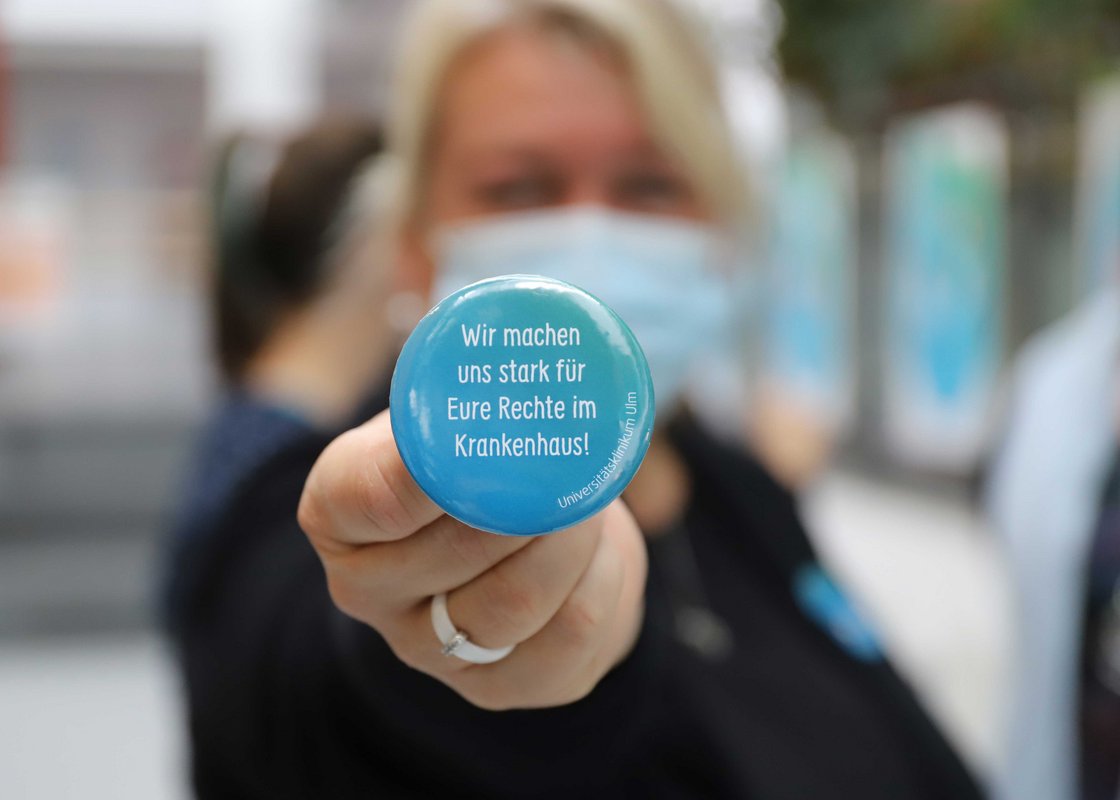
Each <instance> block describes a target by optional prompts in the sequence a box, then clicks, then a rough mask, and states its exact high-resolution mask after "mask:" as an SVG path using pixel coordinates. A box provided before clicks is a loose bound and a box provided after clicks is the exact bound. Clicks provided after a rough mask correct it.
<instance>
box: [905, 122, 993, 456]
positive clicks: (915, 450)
mask: <svg viewBox="0 0 1120 800" xmlns="http://www.w3.org/2000/svg"><path fill="white" fill-rule="evenodd" d="M1006 142H1007V139H1006V132H1005V130H1004V127H1003V123H1002V120H1001V119H1000V118H999V117H998V116H997V115H996V114H995V113H994V112H992V111H989V110H987V109H986V108H983V107H979V106H974V105H961V106H954V107H950V108H946V109H942V110H938V111H934V112H929V113H926V114H922V115H919V116H916V117H911V118H908V119H907V120H905V121H903V122H901V123H898V124H896V125H895V126H894V127H893V128H892V129H891V131H890V133H889V135H888V140H887V151H886V161H885V167H886V171H885V193H884V222H885V236H886V241H885V262H884V266H885V270H886V289H887V297H886V300H887V302H886V305H885V308H886V320H885V322H886V325H885V331H884V353H885V365H884V387H883V388H884V392H883V399H884V417H883V419H884V425H885V431H884V432H885V435H886V442H887V445H888V448H889V450H890V451H891V453H892V455H894V456H895V457H896V458H898V459H900V460H902V461H905V462H907V463H910V464H912V465H914V466H918V467H926V468H933V469H941V470H946V471H950V472H962V471H965V470H968V469H969V468H971V467H972V466H973V465H974V464H975V462H976V460H977V458H978V457H979V455H980V453H981V451H982V449H983V448H984V446H985V444H986V440H987V437H988V433H989V425H990V416H991V411H992V400H993V395H994V392H995V385H996V380H997V370H998V368H999V365H1000V359H1001V355H1002V353H1001V347H1002V344H1001V342H1002V335H1001V332H1002V331H1001V329H1002V320H1003V298H1002V287H1003V274H1004V258H1005V255H1004V253H1005V235H1006V233H1005V213H1006V209H1005V205H1006V198H1005V195H1006V190H1005V187H1006V175H1007V164H1006V162H1007V155H1006V154H1007V144H1006Z"/></svg>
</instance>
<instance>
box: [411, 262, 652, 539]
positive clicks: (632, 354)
mask: <svg viewBox="0 0 1120 800" xmlns="http://www.w3.org/2000/svg"><path fill="white" fill-rule="evenodd" d="M389 408H390V416H391V419H392V426H393V435H394V437H395V439H396V442H397V448H398V449H399V450H400V454H401V458H402V459H403V460H404V463H405V466H406V467H407V468H408V470H409V472H410V473H411V474H412V476H413V478H414V479H415V480H416V482H417V484H419V486H420V488H421V489H422V490H423V491H424V492H425V494H427V495H428V497H430V498H431V499H432V501H433V502H435V503H436V504H437V505H438V506H439V507H440V508H442V509H443V510H444V511H446V512H447V513H448V514H449V515H451V516H452V517H455V518H456V519H458V520H460V521H462V522H465V523H466V524H468V525H470V526H472V527H475V528H479V529H481V530H485V531H490V532H492V533H502V534H509V535H515V536H530V535H536V534H542V533H551V532H553V531H558V530H561V529H563V528H567V527H570V526H572V525H575V524H576V523H578V522H580V521H582V520H584V519H586V518H588V517H590V516H592V515H594V514H596V513H598V512H599V511H602V510H603V509H604V508H605V507H606V506H607V505H608V504H609V503H610V502H611V501H612V500H614V499H615V498H616V497H618V496H619V495H620V494H621V493H622V491H623V489H625V488H626V486H627V484H629V482H630V480H631V479H632V478H633V477H634V473H635V472H637V470H638V466H639V465H640V464H641V462H642V459H643V458H644V457H645V453H646V450H647V449H648V447H649V440H650V434H651V432H652V430H653V419H654V400H653V385H652V382H651V380H650V374H649V366H648V365H647V364H646V360H645V356H644V355H643V354H642V350H641V347H640V346H639V345H638V342H637V340H636V339H635V338H634V335H633V334H632V333H631V332H630V329H629V328H627V327H626V324H625V323H624V322H623V321H622V320H621V319H620V318H619V317H618V315H617V314H615V313H614V312H613V311H612V310H611V309H609V308H608V307H607V306H605V305H604V304H603V303H602V302H600V301H599V300H597V299H596V298H594V297H592V296H591V295H590V294H588V293H587V292H585V291H583V290H582V289H579V288H577V287H575V286H571V285H570V284H566V283H563V282H561V281H557V280H554V279H552V278H545V277H541V276H538V275H508V276H503V277H499V278H490V279H488V280H484V281H480V282H478V283H474V284H471V285H470V286H467V287H465V288H463V289H460V290H459V291H457V292H455V293H454V294H452V295H450V296H449V297H447V298H446V299H444V300H443V301H442V302H440V303H439V304H438V305H437V306H436V307H435V308H433V309H432V310H431V311H430V312H428V314H427V316H425V317H424V318H423V319H422V320H421V321H420V323H419V324H418V325H417V326H416V329H415V330H414V331H413V332H412V335H411V336H410V337H409V339H408V341H407V342H406V343H405V346H404V349H403V350H402V351H401V355H400V358H399V359H398V361H397V366H396V370H395V371H394V373H393V383H392V388H391V390H390V400H389Z"/></svg>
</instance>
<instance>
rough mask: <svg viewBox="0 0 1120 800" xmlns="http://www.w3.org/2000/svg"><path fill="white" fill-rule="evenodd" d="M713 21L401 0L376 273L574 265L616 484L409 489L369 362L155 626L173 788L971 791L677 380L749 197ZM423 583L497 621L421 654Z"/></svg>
mask: <svg viewBox="0 0 1120 800" xmlns="http://www.w3.org/2000/svg"><path fill="white" fill-rule="evenodd" d="M711 49H712V48H710V47H709V45H708V43H707V42H706V40H705V39H704V38H703V35H702V33H701V32H700V31H699V30H698V29H697V28H696V27H695V26H694V25H693V24H692V21H691V19H690V18H689V17H688V16H687V15H686V14H685V13H684V12H683V11H682V10H680V9H679V8H678V7H677V6H675V5H674V4H672V3H669V2H667V0H427V1H426V2H420V3H418V4H416V7H415V9H414V13H413V16H412V19H411V21H410V25H409V27H408V28H407V30H406V35H405V37H404V39H403V41H402V43H401V61H400V63H399V64H398V73H397V74H398V78H399V81H398V84H397V86H396V91H395V95H394V106H393V108H392V113H391V116H390V119H389V128H388V132H389V150H388V154H389V157H388V158H387V159H386V160H385V161H383V162H382V163H381V165H380V167H381V168H380V169H378V170H377V171H376V172H375V175H376V177H377V180H378V182H379V185H380V186H382V187H383V188H385V191H386V192H387V194H386V198H387V199H388V200H391V201H392V203H393V205H394V209H395V212H394V214H393V218H394V221H395V224H394V226H393V231H394V242H395V253H396V255H395V257H394V258H393V260H392V263H393V264H395V265H396V269H395V271H394V278H393V279H392V281H391V283H392V292H393V294H395V295H410V296H413V297H421V298H423V299H424V301H425V303H426V304H431V303H433V302H435V301H437V300H438V299H440V298H441V297H443V296H445V295H446V294H447V293H448V292H450V291H453V290H455V289H458V288H460V287H461V286H463V285H465V284H467V283H469V282H471V281H474V280H477V279H480V278H483V277H486V276H487V275H490V274H496V273H509V272H525V271H529V272H540V273H542V274H546V275H551V276H553V277H556V278H560V279H565V280H568V281H570V282H573V283H576V284H578V285H584V286H585V288H587V289H588V290H590V291H592V292H593V293H595V294H597V295H598V296H600V297H601V299H603V300H604V302H606V303H607V304H608V305H610V306H611V307H613V308H614V309H615V310H616V311H617V312H618V313H619V314H620V316H621V317H622V318H623V319H624V320H626V321H627V322H628V323H629V325H630V326H631V328H632V329H633V330H634V332H635V335H636V336H637V338H638V340H639V341H640V342H641V343H642V346H643V349H644V350H645V352H646V355H647V357H648V359H649V362H650V365H651V370H652V375H653V381H654V386H655V391H656V393H657V403H658V425H657V429H656V431H655V434H654V441H653V443H652V444H651V446H650V450H649V454H648V456H647V458H646V460H645V462H644V464H643V466H642V468H641V470H640V471H639V472H638V475H637V477H636V478H635V480H634V482H633V483H632V484H631V486H630V488H629V489H628V490H627V492H626V494H625V495H624V499H623V500H619V501H616V502H615V503H614V504H612V505H611V506H610V507H608V508H607V509H606V510H605V511H604V512H602V513H601V514H599V515H597V516H595V517H593V518H591V519H589V520H587V521H585V522H583V523H581V524H579V525H577V526H574V527H572V528H570V529H568V530H565V531H563V532H560V533H557V534H553V535H550V536H540V537H503V536H496V535H492V534H486V533H483V532H480V531H477V530H473V529H470V528H469V527H467V526H466V525H464V524H463V523H460V522H458V521H456V520H454V519H451V518H449V517H447V516H446V515H444V514H443V513H442V512H441V511H440V510H439V509H438V508H436V507H435V506H434V505H433V504H432V503H431V501H430V500H429V499H428V498H426V497H425V496H424V495H423V494H422V493H421V492H420V490H419V488H418V487H417V486H416V484H415V483H414V482H413V481H412V480H411V478H410V477H409V475H408V474H407V472H406V471H405V469H404V466H403V464H402V462H401V459H400V456H399V454H398V452H397V449H396V446H395V443H394V441H393V438H392V433H391V429H390V426H389V421H388V414H387V413H386V412H384V409H385V407H386V404H387V396H388V383H389V371H388V370H386V371H385V372H384V374H383V375H382V376H381V379H380V381H379V383H378V385H377V386H376V387H375V388H373V389H372V390H371V396H370V398H369V400H368V402H367V403H366V406H365V408H364V410H363V412H362V413H361V414H359V415H358V416H357V418H356V419H355V421H354V424H355V425H356V426H357V427H354V428H353V429H351V430H349V431H348V432H346V433H344V434H342V435H341V436H338V437H333V438H332V436H331V435H329V434H328V435H323V434H319V435H315V434H308V435H307V436H305V437H304V438H303V439H302V440H301V441H299V442H293V443H291V445H290V446H289V447H287V448H286V449H285V451H284V452H283V453H279V454H277V455H275V456H274V457H273V458H272V459H271V460H270V461H269V462H268V463H266V464H263V465H261V466H260V468H258V469H257V470H256V471H255V473H254V474H253V475H252V476H251V477H250V478H248V479H247V480H246V481H244V483H243V485H242V486H241V487H240V488H239V490H238V492H237V493H236V496H235V497H234V498H233V499H232V500H231V501H230V503H229V504H228V507H227V510H226V513H225V514H224V515H223V517H222V522H221V524H220V525H219V529H218V530H217V531H216V533H215V535H214V536H212V537H209V538H208V539H207V540H205V541H204V542H201V543H200V545H199V546H198V547H197V548H196V550H195V553H194V556H195V558H196V560H197V563H198V564H199V574H200V576H201V577H200V580H198V581H197V582H196V584H195V590H194V592H193V594H192V595H191V596H190V597H189V598H188V599H187V602H186V604H185V610H186V613H185V614H184V624H183V625H182V627H181V629H180V632H179V634H178V643H179V645H180V647H179V651H180V653H181V657H182V663H183V668H184V671H185V675H186V678H187V687H188V699H189V704H190V725H191V742H192V749H193V762H192V763H193V775H194V783H195V787H196V790H197V792H198V794H199V795H200V796H202V797H228V796H237V797H246V798H251V797H260V798H269V799H270V800H274V799H275V798H284V797H293V798H295V797H300V798H308V797H323V798H332V799H337V798H347V797H355V798H356V797H362V798H368V797H413V798H432V797H456V798H526V797H536V798H548V797H557V798H559V797H564V798H568V797H571V796H573V795H576V796H582V797H635V798H758V799H760V800H770V799H772V798H814V799H815V800H829V799H830V798H834V799H835V800H840V799H841V798H843V799H844V800H850V798H860V799H861V800H888V798H889V800H942V799H944V800H949V798H952V800H969V799H970V798H977V797H979V792H978V790H977V787H976V785H975V783H974V781H973V779H972V777H971V776H970V774H969V773H968V771H967V770H966V769H965V767H964V766H963V765H962V764H961V762H960V761H959V759H958V757H957V756H956V754H955V753H954V752H953V751H952V749H951V748H950V746H949V745H948V744H947V743H946V742H945V741H944V739H943V738H942V736H941V734H940V733H939V732H938V731H937V730H936V728H935V727H934V725H933V724H932V723H931V722H930V720H929V719H928V717H927V716H926V714H925V712H924V711H923V710H922V708H921V707H920V705H919V703H918V702H917V700H916V699H915V697H914V696H913V694H912V693H911V691H910V689H909V688H908V687H907V686H906V685H905V683H904V682H903V681H902V680H901V679H900V678H899V677H898V675H897V674H896V673H895V672H894V670H893V669H892V667H891V666H890V664H889V663H888V661H887V660H886V658H885V657H884V655H883V653H882V651H881V650H880V648H879V646H878V642H877V640H876V638H875V636H874V634H873V632H872V631H871V630H870V629H869V628H868V626H867V625H866V624H865V622H864V621H863V620H862V618H861V617H860V616H859V615H858V614H857V613H856V611H855V610H854V609H853V608H852V606H851V604H849V603H848V602H847V601H846V599H845V597H844V595H843V593H842V592H840V590H839V589H838V587H837V586H836V585H835V583H834V582H833V581H832V580H831V578H830V577H829V575H828V572H827V570H825V569H824V568H823V567H822V565H821V564H820V563H819V560H818V558H817V556H816V554H815V552H814V551H813V548H812V546H811V545H810V543H809V540H808V538H807V536H806V534H805V530H804V528H803V526H802V523H801V520H800V517H799V515H798V511H797V506H796V501H795V499H794V498H793V497H792V496H791V495H790V494H789V492H788V491H787V490H786V489H784V488H783V487H782V486H781V485H780V484H779V483H778V482H776V481H775V480H774V479H773V478H772V477H771V476H770V475H769V474H768V473H767V472H766V470H765V469H763V468H762V467H760V466H759V464H758V462H756V461H755V460H754V459H752V458H751V457H750V456H749V455H748V454H746V453H744V452H743V451H742V450H740V449H737V448H734V447H729V446H725V445H723V444H720V443H719V442H718V441H717V440H715V439H714V438H713V437H712V436H710V435H709V434H708V433H707V432H705V430H704V429H703V427H702V426H700V425H698V424H697V423H696V421H695V420H694V419H693V418H692V416H691V415H690V413H689V411H688V408H687V404H686V403H684V402H683V397H684V395H685V391H684V390H685V387H686V384H687V380H688V378H687V376H688V372H689V369H690V367H691V366H692V365H693V363H694V361H695V359H696V358H697V357H698V355H699V354H700V353H701V352H702V351H703V349H704V348H705V347H706V346H708V345H709V344H710V343H711V341H713V338H714V337H716V336H718V329H719V323H720V322H721V320H722V319H723V318H724V317H725V315H726V308H725V307H724V301H725V300H726V298H727V296H728V294H729V292H728V291H726V286H727V281H728V278H729V274H728V270H729V269H733V268H734V267H733V265H734V264H736V263H742V260H741V259H738V258H735V257H734V250H735V248H736V247H737V246H738V242H739V240H740V236H739V231H740V229H741V226H742V225H743V224H744V222H745V220H746V215H747V209H746V204H745V202H744V199H743V186H744V181H743V178H742V175H741V173H740V171H739V165H738V161H737V158H736V155H735V148H734V146H733V142H732V136H731V133H730V129H729V126H728V124H727V119H726V116H725V114H724V112H723V109H722V107H721V104H720V91H719V86H718V80H717V76H716V71H715V68H714V65H713V63H712V62H711V59H710V55H709V53H710V52H711ZM386 187H387V188H386ZM393 355H395V353H394V352H390V353H386V354H385V359H391V358H392V356H393ZM385 359H378V361H380V362H382V363H384V360H385ZM363 420H368V421H365V422H364V423H363V422H362V421H363ZM359 423H362V424H359ZM301 527H302V529H303V531H304V532H305V533H306V534H307V535H306V536H303V535H301V532H300V528H301ZM441 593H446V597H447V606H448V610H449V613H450V616H451V618H452V619H453V620H454V622H455V624H456V625H457V626H461V627H462V629H463V630H465V631H467V632H468V634H469V637H470V641H471V642H472V644H474V645H475V646H476V647H482V648H490V649H497V648H504V647H506V646H513V648H512V651H510V652H508V653H507V654H505V655H504V656H503V657H501V658H500V660H497V661H495V662H494V663H486V664H479V663H468V662H467V661H465V660H462V659H460V658H459V657H458V656H457V655H454V654H444V653H443V652H442V643H441V642H440V640H439V639H438V638H437V636H436V634H435V632H434V630H433V628H432V625H431V622H430V610H431V604H432V601H433V597H434V596H436V595H438V594H441Z"/></svg>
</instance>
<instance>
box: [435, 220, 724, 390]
mask: <svg viewBox="0 0 1120 800" xmlns="http://www.w3.org/2000/svg"><path fill="white" fill-rule="evenodd" d="M433 244H434V249H435V254H436V261H437V277H436V280H435V287H434V291H435V294H436V296H437V297H439V298H443V297H446V296H447V295H449V294H451V293H452V292H454V291H456V290H457V289H460V288H462V287H463V286H466V285H467V284H469V283H473V282H475V281H479V280H482V279H484V278H490V277H494V276H496V275H507V274H517V273H528V274H537V275H545V276H547V277H551V278H556V279H557V280H562V281H565V282H567V283H571V284H572V285H574V286H578V287H580V288H582V289H585V290H586V291H588V292H590V293H591V294H593V295H595V296H596V297H598V298H599V299H600V300H602V301H603V302H604V303H606V304H607V305H608V306H609V307H611V308H612V309H614V311H615V313H617V314H618V315H619V316H620V317H621V318H622V319H623V320H624V321H625V322H626V324H627V325H628V326H629V327H630V329H631V330H632V331H633V332H634V336H635V337H637V339H638V342H639V344H641V346H642V350H643V351H644V352H645V355H646V359H647V361H649V366H650V372H651V374H652V377H653V387H654V393H655V396H656V402H657V407H658V409H660V410H661V411H662V412H666V411H671V410H672V409H673V408H674V407H675V406H676V405H677V404H678V403H679V402H680V400H681V397H682V395H683V392H684V389H685V387H686V382H687V379H688V375H689V370H690V368H691V367H692V365H693V364H694V363H695V362H696V361H697V360H698V358H699V357H700V356H702V355H703V354H704V353H705V352H706V351H707V350H709V349H710V348H712V347H713V346H714V345H715V344H716V343H718V342H719V341H720V340H721V338H722V337H723V336H724V333H725V331H726V328H727V326H728V324H729V320H730V311H731V298H730V292H729V291H728V286H729V281H728V272H729V271H728V266H727V265H728V264H729V263H730V259H729V255H730V251H731V248H730V242H729V241H728V238H727V237H725V236H722V235H720V234H719V233H718V232H717V231H716V229H715V228H713V227H712V226H709V225H703V224H700V223H695V222H689V221H682V220H677V219H671V218H664V217H653V216H647V215H640V214H625V213H621V212H617V211H611V210H607V209H603V208H598V207H577V208H567V209H557V210H547V211H534V212H525V213H519V214H514V215H509V216H503V217H496V218H490V219H484V220H481V221H470V222H466V223H458V224H455V225H450V226H446V227H444V228H442V229H440V230H438V231H437V232H436V236H435V240H434V242H433Z"/></svg>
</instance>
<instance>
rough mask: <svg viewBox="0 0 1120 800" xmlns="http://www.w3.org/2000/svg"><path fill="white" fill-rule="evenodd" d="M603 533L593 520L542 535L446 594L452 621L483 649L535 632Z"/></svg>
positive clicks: (575, 579)
mask: <svg viewBox="0 0 1120 800" xmlns="http://www.w3.org/2000/svg"><path fill="white" fill-rule="evenodd" d="M601 534H602V520H601V519H593V520H589V521H588V522H586V523H584V524H582V525H577V526H576V527H574V528H571V529H569V530H566V531H561V532H560V533H554V534H552V535H550V536H541V537H538V538H536V539H534V540H533V542H532V543H531V544H530V545H529V546H527V547H525V548H523V549H522V550H519V551H518V552H516V553H514V554H513V555H511V556H510V557H509V558H506V559H505V560H503V561H500V562H498V564H496V565H495V566H494V567H493V568H492V569H490V570H488V571H487V572H484V573H483V574H482V575H480V576H478V577H477V578H476V579H474V580H472V581H470V582H469V583H467V584H466V585H465V586H463V587H462V588H460V589H457V590H455V591H454V592H452V593H451V594H450V595H449V596H448V598H447V610H448V613H449V614H450V615H451V619H453V620H454V621H455V624H456V625H457V626H458V627H459V628H461V629H462V630H465V631H467V632H468V633H469V634H470V637H471V641H472V642H474V643H475V644H477V645H479V646H481V647H505V646H506V645H510V644H517V643H518V642H523V641H525V640H526V639H528V638H529V637H531V636H532V635H533V634H535V633H537V631H539V630H540V629H541V628H543V627H544V626H545V624H546V623H547V622H548V621H549V620H550V619H551V618H552V616H553V615H554V614H555V613H556V611H557V609H559V608H560V606H561V605H563V603H564V599H565V598H566V597H567V596H568V595H569V594H570V593H571V592H572V589H573V587H575V585H576V583H577V582H578V581H579V579H580V577H581V576H582V575H583V574H584V572H585V571H586V570H587V568H588V565H589V564H590V563H591V560H592V557H593V556H594V555H595V552H596V548H597V547H598V544H599V539H600V538H601Z"/></svg>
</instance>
